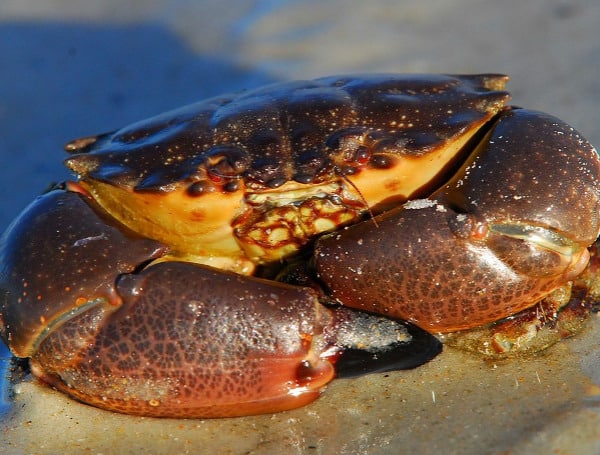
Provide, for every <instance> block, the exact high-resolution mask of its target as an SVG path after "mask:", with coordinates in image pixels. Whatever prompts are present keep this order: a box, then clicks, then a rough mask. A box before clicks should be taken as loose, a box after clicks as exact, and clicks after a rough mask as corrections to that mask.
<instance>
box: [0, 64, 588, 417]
mask: <svg viewBox="0 0 600 455" xmlns="http://www.w3.org/2000/svg"><path fill="white" fill-rule="evenodd" d="M507 80H508V77H507V76H504V75H499V74H483V75H460V76H450V75H427V74H424V75H395V74H375V75H350V76H336V77H328V78H321V79H316V80H312V81H298V82H286V83H279V84H274V85H269V86H266V87H264V88H259V89H256V90H251V91H245V92H241V93H237V94H232V95H225V96H220V97H215V98H211V99H208V100H205V101H202V102H199V103H196V104H192V105H189V106H186V107H183V108H181V109H177V110H174V111H171V112H168V113H166V114H163V115H160V116H157V117H154V118H151V119H149V120H146V121H142V122H139V123H135V124H133V125H131V126H129V127H126V128H123V129H120V130H117V131H113V132H111V133H107V134H101V135H97V136H90V137H84V138H80V139H77V140H74V141H72V142H70V143H69V144H67V146H66V150H67V151H68V152H69V153H70V154H71V155H70V157H69V158H68V159H67V160H66V165H67V166H68V167H69V168H70V169H71V170H72V171H73V172H74V173H75V174H76V175H77V176H78V179H77V180H76V181H72V182H66V183H63V184H60V185H57V186H56V187H55V188H54V189H52V190H51V191H49V192H47V193H46V194H44V195H42V196H40V197H38V198H37V199H36V200H35V201H34V202H33V203H32V204H31V205H30V206H29V207H28V208H26V209H25V211H24V212H23V213H22V214H21V215H20V216H19V217H18V218H17V219H16V220H15V221H14V222H13V223H12V224H11V226H10V227H9V228H8V229H7V231H6V232H5V233H4V235H3V237H2V240H1V241H0V299H1V300H0V316H1V318H0V332H1V334H2V338H3V339H4V340H5V342H6V343H7V344H8V345H9V347H10V349H11V350H12V352H13V353H14V355H15V356H17V357H22V358H30V367H31V371H32V372H33V374H34V375H35V376H37V377H39V378H40V379H41V380H42V381H44V382H46V383H48V384H50V385H52V386H54V387H55V388H57V389H59V390H61V391H63V392H65V393H67V394H69V395H70V396H72V397H74V398H76V399H78V400H80V401H82V402H84V403H88V404H91V405H94V406H98V407H100V408H104V409H108V410H112V411H117V412H123V413H129V414H136V415H146V416H158V417H229V416H241V415H250V414H260V413H270V412H277V411H283V410H287V409H292V408H295V407H299V406H302V405H305V404H307V403H309V402H311V401H312V400H314V399H316V398H317V397H318V396H319V395H320V394H321V393H322V391H323V390H324V388H325V386H326V384H327V383H328V382H329V381H331V380H332V379H333V378H334V377H335V376H336V375H337V376H352V375H355V374H362V373H365V372H372V371H386V370H389V369H403V368H414V367H417V366H418V365H421V364H422V363H424V362H427V361H429V360H430V359H432V358H433V357H435V356H436V355H437V354H438V353H439V352H440V350H441V343H440V340H443V341H445V342H447V343H454V344H456V345H462V346H466V347H467V348H470V349H472V350H479V351H481V352H482V353H484V354H487V355H490V352H492V351H493V352H496V353H497V354H506V353H513V352H517V353H518V352H523V351H528V350H533V351H536V350H540V349H543V348H545V347H546V346H547V345H549V344H551V343H552V342H554V341H556V340H557V339H559V338H561V337H564V336H567V335H570V334H572V333H574V332H576V331H577V330H578V328H579V327H580V326H581V325H582V324H583V322H584V321H585V318H586V316H587V314H588V313H589V312H590V308H591V307H592V305H593V304H594V303H595V299H596V297H597V294H598V291H597V288H598V285H597V283H596V280H595V277H596V270H597V260H596V257H597V255H596V254H595V244H594V242H595V241H596V238H597V237H598V234H599V230H600V215H599V214H600V183H599V180H598V176H599V175H600V160H599V158H598V155H597V152H596V151H595V149H594V148H593V147H592V145H591V144H589V143H588V142H587V141H586V140H585V139H584V138H583V137H582V136H581V135H580V134H579V133H578V132H577V131H575V130H574V129H573V128H572V127H570V126H569V125H567V124H565V123H564V122H562V121H560V120H558V119H556V118H555V117H552V116H550V115H548V114H544V113H541V112H536V111H531V110H528V109H521V108H516V107H511V106H508V105H507V103H508V101H509V99H510V95H509V93H508V92H507V91H505V84H506V82H507ZM590 258H592V259H591V260H590ZM542 314H543V317H542ZM561 317H562V319H561ZM562 321H567V323H563V322H562ZM539 333H544V334H545V335H544V336H543V337H542V338H543V341H542V342H539V343H538V342H536V341H534V340H535V339H536V334H539ZM457 334H458V335H457ZM461 335H462V336H461ZM457 340H458V341H457ZM460 340H463V341H460ZM464 340H467V341H464ZM482 340H483V341H482Z"/></svg>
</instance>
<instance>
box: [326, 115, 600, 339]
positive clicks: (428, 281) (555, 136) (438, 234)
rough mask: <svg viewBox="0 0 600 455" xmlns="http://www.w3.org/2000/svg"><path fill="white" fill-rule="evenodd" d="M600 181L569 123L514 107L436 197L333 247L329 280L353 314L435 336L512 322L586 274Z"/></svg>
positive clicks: (594, 158) (596, 165)
mask: <svg viewBox="0 0 600 455" xmlns="http://www.w3.org/2000/svg"><path fill="white" fill-rule="evenodd" d="M598 175H600V161H599V159H598V155H597V153H596V151H595V150H594V148H593V147H592V146H591V145H590V144H589V143H588V142H587V141H585V140H584V139H583V138H582V137H581V136H580V135H579V134H578V133H577V132H576V131H574V130H573V128H571V127H570V126H569V125H566V124H565V123H563V122H561V121H560V120H558V119H556V118H554V117H551V116H549V115H547V114H542V113H538V112H533V111H528V110H524V109H511V110H505V111H503V112H502V113H501V114H500V115H499V118H498V119H496V120H495V122H494V124H493V126H492V127H491V129H490V131H489V132H488V133H487V134H486V135H485V137H484V139H483V140H482V141H481V142H480V145H479V146H478V147H476V149H475V150H474V151H473V153H472V154H471V156H470V158H469V160H468V161H467V162H466V164H464V165H463V167H462V168H461V169H460V170H459V171H458V172H457V173H456V175H455V176H454V177H453V179H452V180H451V181H450V182H449V183H448V184H447V185H445V186H444V187H443V188H441V189H440V190H438V191H437V192H436V193H434V194H433V195H432V196H430V197H429V198H428V199H423V200H416V201H411V202H408V203H407V204H405V205H404V206H403V207H401V208H399V209H397V210H395V211H390V212H388V213H385V214H383V215H381V216H380V217H378V218H376V225H375V223H373V222H372V221H365V222H363V223H361V224H359V225H355V226H352V227H350V228H348V229H347V230H346V231H344V232H341V233H336V234H332V235H331V236H329V237H328V238H323V239H321V240H320V241H319V242H318V245H317V254H316V262H317V268H318V271H319V274H320V276H321V278H322V279H323V281H324V282H326V283H327V284H328V286H329V287H330V288H331V290H332V292H333V295H334V296H335V297H336V298H337V299H338V300H340V301H341V302H343V303H344V304H345V305H349V306H352V307H356V308H362V309H366V310H369V311H374V312H379V313H383V314H387V315H390V316H395V317H399V318H402V319H406V320H410V321H413V322H415V323H416V324H417V325H420V326H421V327H423V328H425V329H427V330H431V331H440V332H448V331H455V330H461V329H464V328H470V327H474V326H477V325H481V324H485V323H487V322H491V321H495V320H498V319H500V318H503V317H507V316H510V315H512V314H514V313H516V312H518V311H520V310H522V309H524V308H527V307H530V306H532V305H534V304H535V303H536V302H537V301H539V300H541V299H542V298H544V297H545V296H546V295H548V294H549V293H550V292H551V291H552V290H554V289H556V288H558V287H560V286H562V285H564V284H565V283H567V282H568V281H570V280H572V279H573V278H574V277H576V276H577V275H579V274H580V273H581V272H582V271H583V270H584V268H585V267H586V265H587V263H588V260H589V253H588V250H587V248H588V247H589V246H590V245H591V244H592V243H593V242H594V240H595V239H596V238H597V236H598V232H599V228H600V183H599V181H598ZM340 238H341V239H343V242H339V241H338V240H339V239H340Z"/></svg>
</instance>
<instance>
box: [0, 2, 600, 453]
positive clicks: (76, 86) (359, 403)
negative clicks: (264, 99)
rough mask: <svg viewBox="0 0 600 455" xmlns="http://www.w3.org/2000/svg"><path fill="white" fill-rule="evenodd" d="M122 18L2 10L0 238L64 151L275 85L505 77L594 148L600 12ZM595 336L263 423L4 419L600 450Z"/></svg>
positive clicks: (467, 5) (17, 413)
mask: <svg viewBox="0 0 600 455" xmlns="http://www.w3.org/2000/svg"><path fill="white" fill-rule="evenodd" d="M124 3H125V2H122V1H117V0H114V1H113V0H108V1H98V2H85V3H84V2H76V1H74V0H52V1H46V2H35V1H33V0H12V1H11V0H5V1H3V2H1V3H0V61H1V70H0V157H1V161H2V166H1V167H0V194H1V195H2V199H1V201H2V202H1V204H0V228H2V229H4V228H5V227H6V226H7V225H8V223H9V222H10V220H11V219H12V218H13V217H14V216H16V215H17V214H18V213H19V211H20V210H22V209H23V208H24V207H25V206H26V205H27V203H28V202H29V201H30V200H32V199H33V198H34V197H35V195H37V194H39V193H40V192H41V191H43V190H44V189H45V188H46V187H47V186H48V184H49V183H50V182H55V181H60V180H63V179H65V178H67V173H66V171H65V170H64V169H63V168H62V165H61V160H62V158H63V157H64V155H63V152H62V145H63V144H64V143H65V142H66V141H68V140H69V139H72V138H73V137H77V136H82V135H89V134H93V133H99V132H103V131H108V130H111V129H114V128H117V127H120V126H123V125H125V124H127V123H130V122H132V121H135V120H138V119H141V118H144V117H148V116H150V115H152V114H156V113H159V112H161V111H163V110H166V109H169V108H173V107H177V106H179V105H181V104H186V103H189V102H192V101H195V100H198V99H201V98H204V97H208V96H211V95H216V94H219V93H222V92H226V91H232V90H239V89H242V88H251V87H255V86H257V85H260V84H263V83H267V82H272V81H279V80H289V79H300V78H310V77H317V76H323V75H328V74H337V73H346V72H365V71H377V72H381V71H394V72H446V73H473V72H504V73H507V74H509V75H511V77H512V82H511V84H510V89H511V91H512V92H513V95H514V98H513V102H514V104H516V105H520V106H527V107H530V108H535V109H540V110H544V111H547V112H550V113H552V114H554V115H557V116H558V117H561V118H563V119H564V120H567V121H568V122H569V123H571V124H572V125H573V126H575V127H576V128H578V129H579V130H580V131H581V132H582V133H583V134H584V135H585V136H586V137H588V138H589V139H590V140H591V141H592V142H593V143H595V144H600V130H599V129H598V125H600V109H599V108H598V105H599V103H600V78H598V74H600V35H599V34H598V24H600V3H598V2H597V1H596V0H573V1H569V0H529V1H527V0H508V1H504V2H499V1H493V0H485V1H477V0H452V1H445V0H434V1H428V2H427V1H423V0H420V1H416V0H415V1H392V0H389V1H384V0H376V1H370V2H364V1H360V0H357V1H342V0H333V1H328V2H323V1H317V0H314V1H303V2H301V1H291V0H288V1H273V0H264V1H249V0H232V1H229V2H222V1H220V0H212V1H210V0H209V1H196V2H195V1H192V0H171V1H168V0H154V1H150V0H148V1H137V2H129V3H127V4H125V5H124ZM594 324H595V325H593V326H592V327H591V328H590V329H589V330H588V331H587V332H586V333H585V334H584V335H582V336H581V337H578V338H577V339H575V340H572V341H569V342H567V343H564V344H563V345H561V346H559V347H557V348H556V349H553V350H552V351H551V352H550V353H548V354H547V355H545V356H543V357H540V358H539V359H536V360H535V361H532V362H529V363H527V364H526V365H522V364H518V363H515V362H512V363H511V362H508V363H505V364H499V365H489V364H486V363H483V362H482V361H480V360H478V359H473V358H470V357H466V358H465V357H464V356H462V355H461V354H459V353H452V352H451V351H449V352H448V353H445V354H444V356H442V357H439V358H438V359H436V360H435V361H434V362H433V363H432V364H430V365H428V366H426V367H425V368H422V369H418V370H416V371H414V372H411V373H398V374H390V375H385V376H383V375H380V376H371V377H368V378H363V379H360V380H356V381H338V382H337V383H335V384H334V385H332V386H331V387H330V388H329V390H328V391H327V393H326V395H325V396H324V397H323V399H321V400H320V401H319V402H317V403H316V404H314V405H312V406H309V407H308V408H305V409H302V410H298V411H293V412H289V413H284V414H279V415H274V416H264V417H257V418H247V419H234V420H222V421H181V422H180V421H156V420H152V419H132V418H128V417H123V416H115V415H112V414H109V413H105V412H101V411H97V410H95V409H91V408H88V407H85V406H82V405H79V404H77V403H73V402H71V401H68V400H64V399H62V397H61V396H59V395H58V394H55V393H53V392H51V391H47V390H44V389H41V388H39V386H37V385H36V384H35V383H31V382H29V381H26V382H24V383H22V384H19V385H18V387H17V388H16V390H17V392H18V393H17V394H16V396H15V397H14V399H13V401H10V402H9V404H6V405H5V406H4V408H5V413H4V417H2V422H1V423H0V430H1V433H2V438H0V447H2V449H3V451H4V452H6V453H56V452H62V453H69V452H73V453H78V452H81V451H83V450H84V449H86V450H88V451H90V452H91V453H111V452H116V451H119V452H121V453H125V452H128V451H129V452H131V453H133V452H138V451H140V450H141V449H146V450H147V451H149V452H154V453H168V452H174V451H177V452H182V453H183V452H189V453H199V452H204V451H205V452H207V453H214V452H215V451H216V450H217V449H219V452H221V453H235V454H237V453H275V452H281V451H282V450H286V451H289V452H290V453H315V454H317V453H318V454H321V453H327V454H329V453H399V452H403V451H406V452H409V451H411V450H417V449H418V450H421V451H422V452H423V453H431V452H433V451H434V450H436V451H443V452H445V453H499V452H503V451H506V450H511V451H512V453H547V451H549V450H550V451H551V450H556V451H560V453H598V452H600V432H599V431H598V430H597V428H600V426H599V425H598V424H599V423H600V421H599V415H598V410H599V408H598V400H597V396H598V395H597V389H594V387H597V386H598V385H599V384H600V380H599V379H600V378H599V376H600V372H599V367H598V365H599V359H598V354H597V353H596V352H595V349H594V346H597V344H598V335H597V332H598V331H597V330H594V329H597V328H598V324H597V321H595V322H594ZM594 384H596V386H594ZM595 391H596V392H595ZM595 393H596V394H595Z"/></svg>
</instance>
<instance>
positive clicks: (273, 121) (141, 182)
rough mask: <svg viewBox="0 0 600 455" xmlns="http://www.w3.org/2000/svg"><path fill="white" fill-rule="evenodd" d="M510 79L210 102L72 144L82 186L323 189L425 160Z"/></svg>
mask: <svg viewBox="0 0 600 455" xmlns="http://www.w3.org/2000/svg"><path fill="white" fill-rule="evenodd" d="M507 80H508V78H507V77H506V76H503V75H496V74H487V75H477V76H445V75H393V74H380V75H368V76H360V75H359V76H357V75H353V76H334V77H327V78H322V79H316V80H313V81H296V82H285V83H278V84H273V85H269V86H267V87H263V88H260V89H257V90H251V91H246V92H241V93H236V94H232V95H226V96H219V97H215V98H211V99H208V100H205V101H202V102H199V103H196V104H191V105H189V106H186V107H183V108H180V109H177V110H174V111H171V112H167V113H165V114H162V115H159V116H157V117H154V118H151V119H149V120H145V121H142V122H138V123H135V124H133V125H131V126H129V127H126V128H123V129H120V130H117V131H114V132H111V133H107V134H102V135H99V136H93V137H88V138H81V139H77V140H74V141H72V142H71V143H69V144H67V146H66V149H67V150H68V151H69V152H71V153H73V154H74V155H73V156H72V157H70V158H69V159H68V160H67V161H66V164H67V165H68V166H69V167H70V168H71V169H72V170H74V171H75V172H76V173H78V174H79V175H81V176H82V177H83V178H88V179H89V178H91V179H95V180H99V181H103V182H106V183H110V184H113V185H116V186H120V187H123V188H132V189H135V190H136V191H168V190H170V189H171V188H172V187H173V185H174V184H175V183H177V182H181V181H187V182H189V183H190V191H192V192H193V191H200V192H201V191H202V190H203V188H204V185H206V183H207V182H208V183H209V184H213V183H214V182H218V183H219V184H220V186H219V187H220V189H222V190H224V191H235V190H236V189H237V187H238V184H237V183H236V182H238V181H239V179H244V183H245V185H246V186H253V187H254V188H257V189H260V188H262V187H264V188H277V187H279V186H281V185H283V184H284V183H286V182H288V181H290V180H295V181H297V182H299V183H320V182H324V181H328V180H330V179H331V178H333V176H334V174H338V175H339V174H340V173H344V174H346V175H350V174H353V173H356V172H358V171H360V169H361V168H365V167H366V168H369V167H374V168H385V167H386V166H388V165H389V159H390V158H389V157H390V156H393V155H395V154H397V155H404V156H422V155H423V154H426V153H427V152H428V151H430V150H433V149H436V148H439V147H440V146H441V145H443V144H444V143H445V142H446V141H447V140H449V139H450V138H452V137H454V136H456V135H457V134H459V133H461V132H462V131H464V130H465V129H466V128H467V127H468V126H469V125H471V124H473V123H477V122H481V121H482V119H483V120H485V119H486V118H489V117H490V114H491V113H495V112H497V111H498V110H499V109H500V107H501V106H502V105H504V104H505V103H506V101H507V100H508V99H509V98H510V96H509V94H508V93H507V92H505V91H503V90H502V89H503V88H504V85H505V83H506V81H507Z"/></svg>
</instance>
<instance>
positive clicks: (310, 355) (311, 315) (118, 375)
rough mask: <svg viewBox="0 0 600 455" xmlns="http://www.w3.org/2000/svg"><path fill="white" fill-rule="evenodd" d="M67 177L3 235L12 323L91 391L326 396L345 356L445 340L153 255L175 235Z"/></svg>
mask: <svg viewBox="0 0 600 455" xmlns="http://www.w3.org/2000/svg"><path fill="white" fill-rule="evenodd" d="M68 188H69V189H70V190H72V191H61V190H55V191H52V192H50V193H48V194H46V195H44V196H41V197H40V198H38V199H37V200H36V201H34V203H33V204H32V205H31V206H30V207H29V208H28V209H27V210H26V211H25V212H24V213H23V214H22V215H21V216H20V217H19V218H18V219H17V220H16V221H15V223H14V224H13V225H12V226H11V227H10V228H9V229H8V230H7V232H6V233H5V235H4V236H3V238H2V241H1V242H0V263H1V264H3V268H2V270H0V316H1V319H0V335H1V336H2V338H3V339H4V340H5V341H6V342H7V343H8V345H9V347H10V348H11V349H12V351H13V353H14V354H15V355H17V356H19V357H31V370H32V372H33V373H34V375H36V376H37V377H39V378H41V379H42V380H43V381H45V382H47V383H49V384H51V385H53V386H54V387H56V388H57V389H59V390H61V391H64V392H65V393H67V394H69V395H71V396H73V397H75V398H77V399H79V400H81V401H83V402H85V403H88V404H92V405H95V406H98V407H101V408H104V409H109V410H113V411H119V412H124V413H129V414H138V415H147V416H158V417H228V416H240V415H249V414H260V413H266V412H276V411H282V410H286V409H291V408H295V407H299V406H302V405H304V404H306V403H308V402H310V401H312V400H314V399H316V398H317V397H318V396H319V395H320V393H321V392H322V391H323V389H324V387H325V385H326V384H327V383H328V382H329V381H330V380H331V379H333V378H334V376H335V375H336V370H335V367H334V365H335V364H336V363H337V364H338V365H339V366H340V371H341V373H342V375H344V376H349V375H353V374H356V373H365V372H369V371H381V370H387V369H398V368H412V367H415V366H417V365H419V364H421V363H424V362H426V361H427V360H429V359H431V358H432V357H434V356H435V355H436V354H437V353H438V352H440V350H441V345H440V343H439V341H438V340H437V339H435V338H434V337H433V336H431V335H429V334H427V333H425V332H423V331H421V330H419V329H418V328H416V327H411V326H410V325H407V324H404V323H399V322H395V321H391V320H387V319H386V318H383V317H376V316H371V315H367V314H364V315H360V314H355V312H352V311H350V310H348V309H343V308H337V309H328V308H326V307H324V306H322V305H321V304H320V303H319V295H318V294H317V292H316V291H314V290H313V289H311V288H303V287H299V286H291V285H286V284H283V283H277V282H271V281H267V280H262V279H258V278H253V277H247V276H240V275H237V274H234V273H231V272H223V271H220V270H217V269H214V268H211V267H208V266H203V265H197V264H193V263H188V262H165V261H163V262H161V261H154V260H155V259H164V255H165V254H167V253H168V251H167V248H166V247H164V246H163V245H162V244H160V243H159V242H156V241H152V240H148V239H144V238H142V237H138V236H137V235H136V234H134V233H132V232H130V231H128V230H127V229H126V228H125V227H123V226H122V225H120V224H118V223H116V222H114V221H110V220H108V219H107V218H105V216H104V215H103V214H102V213H103V212H101V211H99V209H98V207H97V206H96V205H95V204H94V203H93V202H92V201H91V200H90V199H89V198H88V197H87V196H86V195H85V194H84V193H81V192H80V188H78V187H77V185H68ZM374 328H376V329H377V330H376V331H375V332H373V329H374ZM361 353H362V354H363V355H362V356H361V355H359V354H361ZM379 354H381V358H382V360H379Z"/></svg>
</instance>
